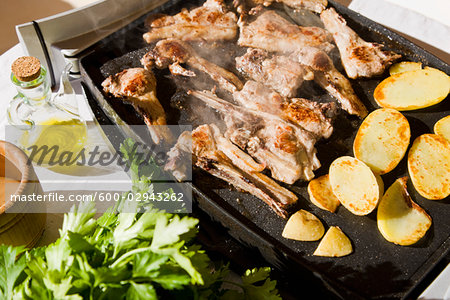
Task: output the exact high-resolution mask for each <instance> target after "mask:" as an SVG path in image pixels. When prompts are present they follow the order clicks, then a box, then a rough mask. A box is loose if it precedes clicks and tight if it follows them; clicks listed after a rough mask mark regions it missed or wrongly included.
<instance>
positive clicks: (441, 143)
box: [408, 134, 450, 200]
mask: <svg viewBox="0 0 450 300" xmlns="http://www.w3.org/2000/svg"><path fill="white" fill-rule="evenodd" d="M408 172H409V175H410V177H411V181H412V183H413V185H414V187H415V189H416V190H417V192H418V193H419V194H420V195H422V196H423V197H425V198H427V199H430V200H441V199H444V198H446V197H447V196H448V195H450V143H449V142H448V141H447V140H446V139H445V138H443V137H442V136H440V135H437V134H423V135H421V136H419V137H418V138H416V139H415V141H414V143H413V144H412V146H411V149H410V150H409V153H408Z"/></svg>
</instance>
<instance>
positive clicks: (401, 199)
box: [377, 177, 431, 246]
mask: <svg viewBox="0 0 450 300" xmlns="http://www.w3.org/2000/svg"><path fill="white" fill-rule="evenodd" d="M407 181H408V177H402V178H399V179H397V180H396V181H395V182H394V183H393V184H392V185H391V186H390V187H389V188H388V190H387V191H386V193H385V194H384V196H383V198H381V201H380V204H379V205H378V211H377V225H378V229H379V230H380V232H381V234H382V235H383V237H384V238H385V239H386V240H388V241H389V242H391V243H394V244H397V245H402V246H408V245H412V244H414V243H416V242H417V241H419V240H420V239H421V238H422V237H423V236H424V235H425V233H426V232H427V230H428V229H429V228H430V226H431V217H430V216H429V215H428V214H427V213H426V212H425V211H424V210H423V209H422V208H421V207H420V206H419V205H417V204H416V203H415V202H414V201H412V199H411V197H410V195H409V193H408V191H407V189H406V183H407Z"/></svg>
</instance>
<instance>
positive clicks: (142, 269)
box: [0, 141, 280, 300]
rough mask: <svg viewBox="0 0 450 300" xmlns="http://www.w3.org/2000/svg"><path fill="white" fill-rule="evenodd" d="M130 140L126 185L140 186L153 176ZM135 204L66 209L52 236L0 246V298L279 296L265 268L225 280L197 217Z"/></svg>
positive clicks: (225, 273) (224, 271)
mask: <svg viewBox="0 0 450 300" xmlns="http://www.w3.org/2000/svg"><path fill="white" fill-rule="evenodd" d="M130 146H131V143H130V142H129V141H126V143H125V144H124V146H123V147H122V152H123V153H124V154H125V157H126V158H127V159H128V160H129V161H130V162H131V170H132V173H133V174H134V175H133V177H134V179H135V180H134V182H135V183H137V182H138V184H137V185H136V184H135V185H134V187H133V191H132V192H134V193H144V192H146V191H149V190H150V189H152V186H151V182H150V180H148V177H145V178H143V176H141V175H140V174H139V172H140V170H139V167H138V165H139V163H140V162H139V161H138V160H135V159H134V158H133V156H134V154H135V153H130V149H133V148H132V147H131V148H130ZM133 151H134V150H133ZM131 152H132V151H131ZM154 171H155V170H152V172H154ZM136 179H139V180H136ZM122 205H133V203H131V204H130V203H129V202H123V203H122ZM126 211H133V210H130V207H127V210H126ZM134 211H135V212H134V213H128V212H127V213H125V212H120V207H116V208H114V209H110V210H109V211H107V212H106V213H104V214H103V215H102V216H100V217H99V218H97V219H95V218H94V215H95V214H96V210H95V204H94V203H90V202H86V203H83V204H81V205H80V206H78V207H73V208H72V210H71V212H70V213H68V214H66V215H65V216H64V222H63V226H62V228H61V229H60V238H59V239H58V240H57V241H56V242H55V243H53V244H51V245H49V246H45V247H41V248H36V249H33V250H31V251H26V250H25V249H24V248H23V247H11V246H5V245H2V246H0V299H5V300H11V299H40V300H47V299H67V300H81V299H132V300H134V299H136V300H137V299H145V300H149V299H158V298H161V299H280V297H279V296H278V291H277V289H276V282H275V281H273V280H270V278H269V272H270V268H260V269H253V270H248V271H247V272H246V273H245V274H244V275H243V276H242V277H241V278H240V280H230V279H229V269H228V267H227V266H226V265H220V266H217V265H216V264H215V263H213V262H212V261H211V260H210V259H209V257H208V256H207V255H206V253H205V251H203V250H201V247H200V246H199V245H197V244H195V240H194V238H195V235H196V232H197V224H198V220H197V219H195V218H192V217H189V216H188V215H181V214H169V213H166V212H163V211H160V210H157V209H154V208H147V209H146V211H145V212H141V211H142V208H140V209H139V208H137V207H136V208H135V210H134Z"/></svg>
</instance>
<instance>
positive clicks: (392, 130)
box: [353, 108, 411, 175]
mask: <svg viewBox="0 0 450 300" xmlns="http://www.w3.org/2000/svg"><path fill="white" fill-rule="evenodd" d="M410 137H411V130H410V126H409V123H408V120H407V119H406V118H405V117H404V116H403V115H402V114H401V113H400V112H398V111H396V110H395V109H391V108H380V109H377V110H375V111H373V112H371V113H370V114H369V115H368V116H367V117H366V119H365V120H364V121H363V123H362V124H361V126H360V127H359V130H358V132H357V134H356V137H355V140H354V142H353V153H354V155H355V157H356V158H357V159H359V160H361V161H363V162H365V163H366V164H367V165H368V166H369V167H370V168H371V169H372V171H373V172H374V173H375V174H380V175H381V174H386V173H388V172H390V171H392V170H393V169H394V168H395V167H396V166H397V165H398V164H399V162H400V161H401V160H402V158H403V156H404V155H405V153H406V150H407V148H408V145H409V140H410Z"/></svg>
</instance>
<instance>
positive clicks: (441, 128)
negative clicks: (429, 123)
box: [434, 115, 450, 142]
mask: <svg viewBox="0 0 450 300" xmlns="http://www.w3.org/2000/svg"><path fill="white" fill-rule="evenodd" d="M434 133H436V134H439V135H440V136H443V137H444V138H445V139H446V140H447V141H449V142H450V115H448V116H446V117H444V118H442V119H440V120H439V121H437V122H436V124H434Z"/></svg>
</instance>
